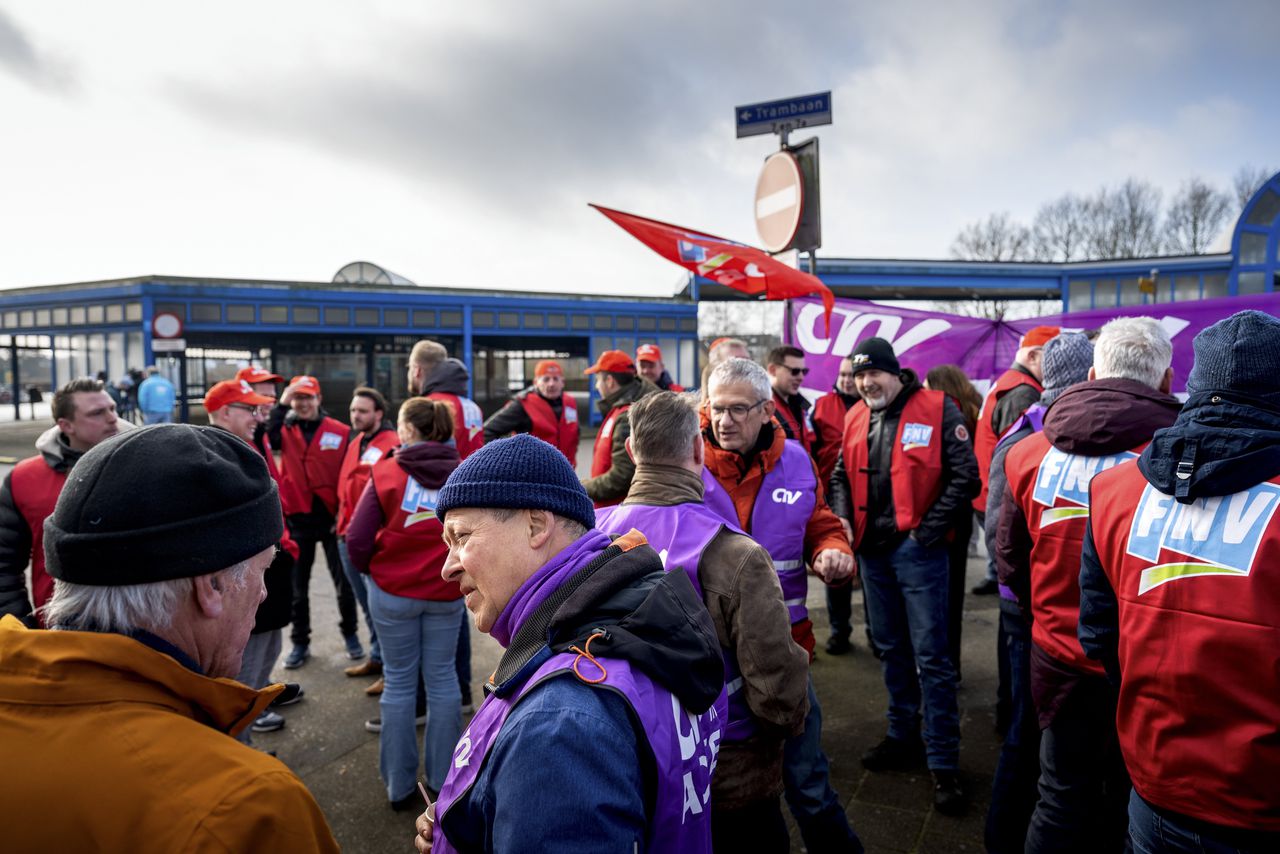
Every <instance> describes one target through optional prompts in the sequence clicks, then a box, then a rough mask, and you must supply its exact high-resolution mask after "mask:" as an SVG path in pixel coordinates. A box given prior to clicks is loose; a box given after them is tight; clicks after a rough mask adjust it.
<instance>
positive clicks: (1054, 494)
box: [1031, 447, 1138, 528]
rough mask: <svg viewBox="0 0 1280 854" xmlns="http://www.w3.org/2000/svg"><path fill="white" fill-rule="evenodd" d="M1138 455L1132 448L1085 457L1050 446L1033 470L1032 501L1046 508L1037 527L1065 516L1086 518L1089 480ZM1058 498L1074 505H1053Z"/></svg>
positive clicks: (1057, 520)
mask: <svg viewBox="0 0 1280 854" xmlns="http://www.w3.org/2000/svg"><path fill="white" fill-rule="evenodd" d="M1137 457H1138V455H1137V454H1135V453H1134V452H1133V451H1125V452H1124V453H1120V454H1111V455H1109V456H1105V457H1085V456H1081V455H1079V454H1068V453H1065V452H1063V451H1060V450H1058V449H1057V448H1054V447H1050V448H1049V453H1047V454H1045V455H1044V459H1043V460H1041V461H1040V467H1039V468H1038V469H1037V470H1036V486H1035V489H1034V490H1033V491H1032V493H1031V499H1032V500H1033V501H1035V502H1036V503H1037V504H1040V505H1043V506H1044V507H1045V508H1047V509H1046V510H1045V511H1044V512H1043V513H1041V514H1040V527H1041V528H1046V527H1048V526H1049V525H1053V524H1055V523H1057V522H1065V521H1067V520H1068V519H1087V518H1089V481H1091V480H1093V477H1094V475H1096V474H1098V473H1099V472H1104V471H1106V470H1107V469H1109V468H1113V467H1115V466H1118V465H1120V463H1123V462H1124V461H1126V460H1133V459H1137ZM1059 498H1061V499H1063V500H1064V501H1067V502H1070V503H1071V504H1072V505H1074V506H1071V507H1055V506H1054V505H1055V504H1057V503H1058V499H1059Z"/></svg>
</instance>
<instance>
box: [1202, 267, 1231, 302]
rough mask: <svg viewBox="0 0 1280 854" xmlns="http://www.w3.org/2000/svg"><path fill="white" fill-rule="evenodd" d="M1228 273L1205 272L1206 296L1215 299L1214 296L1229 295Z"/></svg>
mask: <svg viewBox="0 0 1280 854" xmlns="http://www.w3.org/2000/svg"><path fill="white" fill-rule="evenodd" d="M1227 293H1228V291H1227V274H1226V273H1205V274H1204V298H1205V299H1213V298H1214V297H1225V296H1226V295H1227Z"/></svg>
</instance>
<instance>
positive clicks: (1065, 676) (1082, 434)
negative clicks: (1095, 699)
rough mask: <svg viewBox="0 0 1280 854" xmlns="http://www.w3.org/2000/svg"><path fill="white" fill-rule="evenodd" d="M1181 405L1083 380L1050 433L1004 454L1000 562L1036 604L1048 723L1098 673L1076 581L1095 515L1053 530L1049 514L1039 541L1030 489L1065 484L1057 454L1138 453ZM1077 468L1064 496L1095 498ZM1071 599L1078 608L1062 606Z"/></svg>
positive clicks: (1058, 405) (1037, 655) (1112, 383)
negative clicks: (1057, 475) (1080, 636)
mask: <svg viewBox="0 0 1280 854" xmlns="http://www.w3.org/2000/svg"><path fill="white" fill-rule="evenodd" d="M1180 408H1181V404H1180V403H1179V402H1178V399H1177V398H1175V397H1173V396H1172V395H1169V394H1167V393H1165V392H1161V391H1157V390H1156V389H1153V388H1151V387H1150V386H1147V385H1144V384H1143V383H1139V382H1135V381H1134V380H1127V379H1103V380H1093V381H1090V382H1086V383H1081V384H1079V385H1075V386H1072V387H1071V388H1069V389H1067V391H1065V392H1063V393H1062V394H1061V395H1060V396H1059V397H1058V399H1057V400H1056V401H1054V403H1053V405H1052V406H1051V407H1049V410H1048V412H1046V413H1045V416H1044V430H1043V432H1042V433H1040V434H1037V435H1035V436H1030V437H1028V438H1027V439H1025V440H1024V441H1022V442H1020V443H1018V444H1017V445H1015V446H1014V447H1013V448H1012V449H1011V450H1010V451H1009V453H1008V456H1007V457H1005V475H1006V477H1007V481H1008V488H1007V490H1006V492H1005V495H1004V499H1003V504H1002V505H1001V508H1000V519H999V522H998V524H997V529H996V551H995V558H996V564H997V567H998V570H999V574H1000V577H1001V580H1002V581H1004V582H1005V584H1007V585H1008V586H1009V587H1010V588H1011V589H1012V590H1013V591H1014V592H1015V594H1016V595H1018V597H1019V601H1021V602H1022V603H1023V605H1024V607H1027V606H1028V605H1029V607H1030V608H1031V616H1032V637H1033V641H1034V645H1033V647H1032V655H1031V693H1032V696H1033V698H1034V699H1035V704H1036V708H1037V711H1038V712H1039V715H1040V723H1041V726H1042V727H1044V726H1048V724H1049V723H1050V722H1052V720H1053V719H1054V717H1055V716H1056V714H1057V710H1058V709H1059V708H1060V707H1061V705H1062V703H1063V702H1064V701H1065V700H1066V698H1067V697H1068V696H1069V695H1070V692H1071V691H1072V689H1073V688H1074V687H1075V685H1076V684H1077V682H1078V681H1079V678H1080V677H1081V676H1083V675H1086V674H1088V673H1089V672H1091V670H1092V668H1091V667H1089V666H1088V662H1087V661H1086V660H1085V659H1084V656H1083V654H1081V651H1080V649H1079V643H1078V641H1077V639H1076V630H1077V614H1076V607H1075V604H1076V603H1078V602H1079V598H1080V595H1079V590H1078V586H1077V585H1078V577H1079V573H1080V550H1081V547H1082V543H1083V536H1084V528H1085V524H1084V520H1085V519H1087V516H1081V515H1077V516H1074V517H1072V518H1068V519H1064V520H1062V521H1056V522H1053V523H1052V524H1046V523H1045V521H1044V516H1043V515H1041V516H1039V517H1038V518H1039V519H1040V521H1039V522H1038V523H1037V525H1036V526H1034V527H1035V528H1036V529H1037V531H1038V535H1037V536H1036V537H1034V538H1033V536H1032V533H1031V531H1032V526H1031V525H1029V524H1028V514H1029V513H1033V512H1036V508H1035V507H1034V506H1033V505H1034V504H1035V502H1034V501H1033V500H1032V498H1031V489H1032V488H1033V487H1038V486H1042V485H1043V482H1044V481H1045V480H1046V479H1048V480H1049V481H1050V482H1053V483H1056V481H1054V480H1053V477H1052V471H1050V470H1048V469H1046V471H1045V472H1044V473H1043V475H1042V473H1041V471H1040V469H1041V466H1042V463H1043V461H1044V460H1045V459H1046V458H1047V455H1048V453H1049V452H1050V451H1051V449H1056V451H1058V452H1060V454H1061V455H1070V456H1072V457H1086V458H1092V459H1099V458H1101V459H1103V460H1104V462H1105V464H1109V463H1110V462H1111V461H1112V460H1116V459H1118V458H1119V455H1123V454H1125V453H1127V452H1136V450H1138V449H1140V448H1141V447H1142V446H1143V445H1144V444H1145V443H1146V442H1148V441H1150V439H1151V436H1152V434H1153V433H1155V432H1156V430H1158V429H1160V428H1162V427H1166V426H1168V425H1170V424H1172V423H1173V421H1174V419H1175V418H1176V417H1177V415H1178V410H1179V409H1180ZM1059 459H1062V458H1061V457H1059ZM1074 470H1075V469H1074V468H1073V467H1072V465H1071V463H1070V462H1068V463H1066V464H1064V465H1062V468H1061V470H1060V471H1061V472H1063V477H1062V482H1063V483H1062V485H1061V486H1060V487H1058V489H1057V492H1063V491H1068V490H1069V491H1071V492H1073V493H1074V492H1079V491H1080V489H1081V488H1082V489H1084V490H1086V492H1085V501H1086V502H1087V500H1088V499H1087V489H1088V486H1087V485H1086V484H1079V483H1076V484H1075V485H1074V486H1069V485H1067V483H1066V481H1067V479H1068V477H1070V478H1073V481H1074V480H1075V478H1074V475H1072V474H1071V472H1072V471H1074ZM1094 474H1095V475H1096V471H1094ZM1055 494H1056V493H1055ZM1073 506H1074V505H1073ZM1086 507H1087V503H1086ZM1033 566H1034V567H1035V569H1033ZM1055 591H1056V592H1055ZM1063 602H1069V603H1070V605H1069V606H1068V607H1066V608H1063V607H1061V605H1062V603H1063ZM1095 666H1096V665H1095ZM1096 675H1100V673H1098V674H1096Z"/></svg>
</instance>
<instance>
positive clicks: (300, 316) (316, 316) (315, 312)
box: [293, 305, 320, 326]
mask: <svg viewBox="0 0 1280 854" xmlns="http://www.w3.org/2000/svg"><path fill="white" fill-rule="evenodd" d="M293 322H294V323H297V324H301V325H303V326H315V325H317V324H319V323H320V309H319V308H318V307H317V306H314V305H295V306H294V307H293Z"/></svg>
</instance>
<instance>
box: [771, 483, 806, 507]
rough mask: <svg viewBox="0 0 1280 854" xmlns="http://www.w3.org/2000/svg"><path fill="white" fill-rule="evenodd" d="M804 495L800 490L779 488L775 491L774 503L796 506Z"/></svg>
mask: <svg viewBox="0 0 1280 854" xmlns="http://www.w3.org/2000/svg"><path fill="white" fill-rule="evenodd" d="M803 494H804V493H803V492H802V491H801V490H799V489H787V488H786V487H782V486H779V487H778V488H777V489H775V490H774V491H773V496H772V498H773V503H774V504H795V503H796V502H797V501H799V500H800V496H801V495H803Z"/></svg>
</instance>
